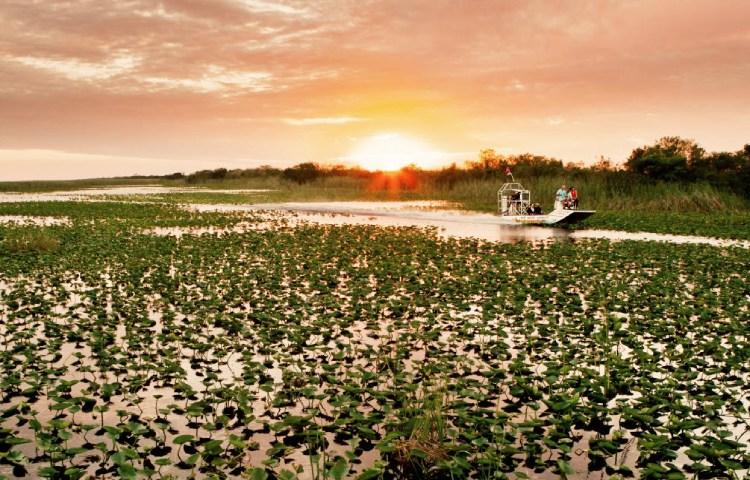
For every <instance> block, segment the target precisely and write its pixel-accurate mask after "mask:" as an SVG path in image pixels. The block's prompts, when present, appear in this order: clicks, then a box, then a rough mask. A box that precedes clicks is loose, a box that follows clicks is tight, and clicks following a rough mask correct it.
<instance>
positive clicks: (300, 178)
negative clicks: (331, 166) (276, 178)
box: [282, 162, 323, 185]
mask: <svg viewBox="0 0 750 480" xmlns="http://www.w3.org/2000/svg"><path fill="white" fill-rule="evenodd" d="M322 173H323V172H322V170H321V169H320V167H319V166H318V165H317V164H315V163H310V162H308V163H300V164H299V165H295V166H293V167H290V168H286V169H284V173H283V174H282V175H283V176H284V178H286V179H289V180H291V181H293V182H297V184H299V185H302V184H304V183H307V182H312V181H313V180H315V179H316V178H318V177H319V176H320V175H321V174H322Z"/></svg>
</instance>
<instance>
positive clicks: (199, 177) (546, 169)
mask: <svg viewBox="0 0 750 480" xmlns="http://www.w3.org/2000/svg"><path fill="white" fill-rule="evenodd" d="M508 171H510V172H511V173H512V174H513V176H514V178H518V179H521V178H536V177H549V176H557V177H575V178H581V177H586V176H597V177H599V178H600V179H603V180H604V181H605V183H607V184H622V185H625V184H628V183H631V182H644V181H645V182H682V183H693V182H704V183H708V184H711V185H713V186H716V187H719V188H726V189H730V190H732V191H734V192H736V193H738V194H741V195H743V196H745V197H748V198H750V144H748V145H745V146H744V148H743V149H742V150H739V151H737V152H714V153H708V152H706V151H705V150H704V149H703V148H702V147H700V146H699V145H698V144H697V143H696V142H695V141H694V140H687V139H683V138H680V137H664V138H661V139H659V140H658V141H657V142H656V143H655V144H653V145H650V146H643V147H639V148H636V149H635V150H633V152H632V153H631V154H630V156H629V157H628V159H627V160H626V161H625V163H624V164H622V165H618V164H614V163H613V162H612V161H611V160H609V159H607V158H604V157H600V158H599V160H598V161H597V162H596V163H594V164H593V165H589V166H584V165H583V164H582V163H567V164H564V163H563V162H562V161H561V160H558V159H556V158H551V157H545V156H540V155H532V154H529V153H525V154H521V155H509V156H505V155H501V154H498V153H497V152H495V150H493V149H485V150H481V151H480V152H479V158H478V159H477V160H468V161H466V162H464V164H463V165H461V166H459V165H457V164H455V163H453V164H451V165H450V166H446V167H444V168H442V169H439V170H422V169H420V168H419V167H417V166H416V165H413V164H412V165H408V166H406V167H404V168H402V169H401V173H402V174H403V175H404V176H406V177H408V179H409V180H408V181H406V182H404V183H403V184H402V187H405V188H417V187H418V185H419V184H420V183H422V182H427V181H429V182H433V183H435V184H438V185H443V186H446V187H448V188H452V187H453V185H455V184H456V183H457V182H459V181H463V180H469V179H492V178H496V179H503V178H504V177H506V175H507V172H508ZM382 175H383V173H382V172H370V171H368V170H364V169H362V168H359V167H344V166H342V165H333V166H326V165H320V164H317V163H312V162H305V163H300V164H298V165H295V166H293V167H289V168H285V169H279V168H275V167H272V166H270V165H263V166H261V167H257V168H248V169H236V170H227V169H226V168H217V169H215V170H201V171H198V172H195V173H191V174H190V175H187V176H183V175H182V174H178V173H175V174H172V175H170V176H169V177H168V178H173V179H180V178H184V180H185V181H186V182H187V183H189V184H198V183H205V182H209V181H216V180H225V179H240V178H259V177H277V178H282V179H285V180H288V181H290V182H293V183H296V184H298V185H303V184H305V183H309V182H312V181H314V180H317V179H320V178H331V177H353V178H361V179H369V180H376V179H377V178H378V177H381V176H382Z"/></svg>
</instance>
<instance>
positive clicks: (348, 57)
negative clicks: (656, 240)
mask: <svg viewBox="0 0 750 480" xmlns="http://www.w3.org/2000/svg"><path fill="white" fill-rule="evenodd" d="M0 25H2V28H1V29H0V164H1V165H2V170H1V171H2V173H1V174H0V180H17V179H54V178H89V177H98V176H112V175H130V174H136V173H137V174H167V173H172V172H184V173H190V172H193V171H195V170H198V169H202V168H218V167H226V168H230V169H231V168H248V167H254V166H259V165H263V164H269V165H273V166H277V167H287V166H290V165H294V164H297V163H302V162H308V161H312V162H319V163H324V164H326V163H343V164H347V163H352V162H355V161H357V160H358V159H361V158H365V157H363V156H362V155H365V156H367V155H369V156H372V155H376V154H377V151H378V149H379V148H382V149H383V151H384V152H385V153H384V154H390V153H392V152H393V150H394V149H398V148H400V147H399V145H403V144H404V143H403V142H401V143H397V144H392V145H390V146H389V145H386V144H383V143H378V141H377V140H378V139H385V138H400V139H401V140H402V141H403V140H405V141H406V142H407V144H408V145H411V146H412V147H413V146H414V145H420V146H421V147H419V148H421V150H420V151H417V150H419V149H418V148H417V150H413V151H412V150H409V151H410V152H411V154H413V155H415V158H416V156H418V157H420V158H418V160H419V162H421V163H422V164H424V165H425V166H434V165H438V164H440V163H443V164H446V163H450V162H452V161H455V162H458V163H461V162H463V161H464V160H468V159H472V160H473V159H476V158H477V156H478V152H479V151H480V150H481V149H484V148H494V149H495V150H496V151H498V152H499V153H503V154H513V153H524V152H530V153H534V154H540V155H548V156H554V157H556V158H559V159H561V160H563V161H565V162H578V161H583V162H585V163H591V162H593V161H595V160H596V159H597V158H598V157H599V156H600V155H604V156H605V157H609V158H610V159H611V160H612V161H614V162H623V161H624V160H625V159H626V158H627V156H628V155H629V154H630V152H631V151H632V150H633V149H634V148H636V147H638V146H642V145H650V144H653V143H654V142H655V141H656V140H657V139H658V138H660V137H662V136H665V135H677V136H681V137H684V138H692V139H694V140H696V141H697V142H698V143H699V144H700V145H701V146H703V147H704V148H706V149H707V150H708V151H736V150H739V149H741V148H742V147H743V145H744V144H746V143H750V134H749V133H748V132H750V87H749V86H748V85H750V83H749V82H748V79H750V3H748V1H747V0H559V1H546V0H465V1H459V0H385V1H379V0H373V1H368V0H129V1H124V0H117V1H115V0H67V1H63V0H38V1H31V0H3V1H2V2H0ZM373 142H374V143H373ZM409 142H410V143H409ZM363 145H369V147H363ZM363 148H369V149H370V150H369V151H368V152H365V154H362V149H363ZM410 148H411V147H410ZM415 148H416V147H415ZM373 149H374V150H373ZM357 152H359V153H357ZM389 152H390V153H389ZM358 155H359V156H358ZM430 162H431V165H428V164H429V163H430Z"/></svg>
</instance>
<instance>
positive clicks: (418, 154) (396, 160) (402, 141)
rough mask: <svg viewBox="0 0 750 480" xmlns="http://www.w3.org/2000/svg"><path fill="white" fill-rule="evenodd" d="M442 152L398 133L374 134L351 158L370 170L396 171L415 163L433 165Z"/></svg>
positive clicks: (424, 166) (360, 145)
mask: <svg viewBox="0 0 750 480" xmlns="http://www.w3.org/2000/svg"><path fill="white" fill-rule="evenodd" d="M439 157H440V154H439V153H438V152H435V150H434V149H432V148H430V147H429V146H428V145H427V144H425V143H424V142H421V141H419V140H417V139H415V138H411V137H407V136H405V135H401V134H398V133H385V134H381V135H373V136H372V137H369V138H368V139H366V140H364V141H363V142H361V143H360V144H359V146H358V147H357V148H356V149H355V150H354V152H353V153H352V155H351V157H350V158H349V160H350V161H351V162H352V163H354V164H355V165H359V166H360V167H362V168H364V169H366V170H370V171H376V170H381V171H395V170H399V169H401V168H403V167H405V166H407V165H410V164H414V165H416V166H418V167H421V168H429V167H431V166H433V164H434V163H435V161H436V160H439Z"/></svg>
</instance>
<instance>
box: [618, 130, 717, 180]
mask: <svg viewBox="0 0 750 480" xmlns="http://www.w3.org/2000/svg"><path fill="white" fill-rule="evenodd" d="M704 154H705V150H703V148H701V147H700V146H699V145H698V144H697V143H695V141H694V140H685V139H682V138H680V137H663V138H661V139H660V140H659V141H658V142H657V143H656V144H654V145H652V146H644V147H641V148H636V149H635V150H633V153H631V154H630V157H628V160H627V161H626V162H625V168H626V169H627V170H629V171H631V172H636V173H639V174H641V175H643V176H646V177H648V178H651V179H653V180H663V181H676V180H690V179H693V178H694V176H692V178H691V175H690V174H691V173H692V172H691V169H690V167H691V166H695V165H697V164H699V163H700V161H701V159H702V158H703V156H704Z"/></svg>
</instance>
